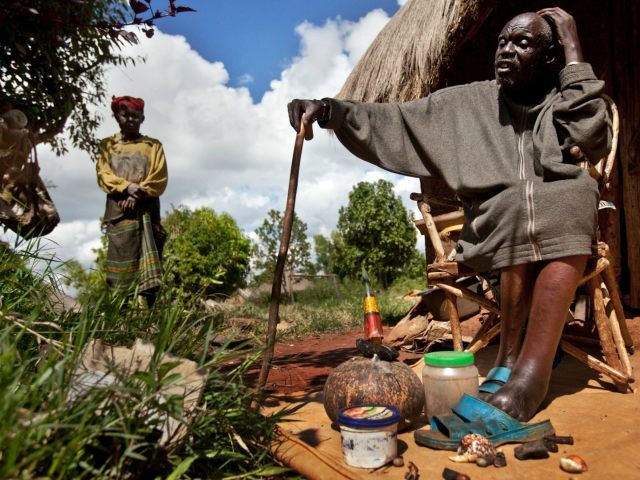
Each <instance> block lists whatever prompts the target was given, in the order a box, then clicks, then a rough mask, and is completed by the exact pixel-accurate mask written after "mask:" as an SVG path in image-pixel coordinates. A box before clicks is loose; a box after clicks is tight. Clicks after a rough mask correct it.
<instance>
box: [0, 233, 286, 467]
mask: <svg viewBox="0 0 640 480" xmlns="http://www.w3.org/2000/svg"><path fill="white" fill-rule="evenodd" d="M38 248H39V246H38V245H37V244H27V245H26V246H23V248H22V249H21V252H20V253H17V252H16V251H15V250H14V249H12V248H8V247H6V246H3V245H0V478H62V479H66V478H73V479H76V478H123V479H137V478H140V479H153V478H171V479H177V478H222V477H229V478H234V477H235V478H240V477H241V478H258V477H268V476H274V475H278V474H280V473H282V472H283V471H284V469H282V468H280V467H277V466H275V465H273V464H272V463H271V461H270V459H269V457H268V450H267V448H268V445H269V440H270V435H271V432H272V429H273V426H274V424H275V422H276V421H277V420H278V418H277V417H264V416H262V415H261V414H260V413H259V412H258V411H257V410H255V409H253V408H251V403H252V401H254V400H257V398H256V397H255V396H254V394H253V393H252V391H251V390H250V388H249V386H247V385H246V384H245V382H244V380H243V378H244V373H245V372H246V371H247V369H248V368H249V367H250V366H251V365H252V363H253V362H254V361H255V360H256V359H257V357H258V355H259V352H257V351H253V350H239V349H232V348H228V347H227V348H225V347H215V346H214V345H213V344H212V343H211V340H212V338H213V337H214V336H215V334H216V332H217V331H218V329H219V328H220V326H221V325H222V322H223V318H222V316H221V315H220V314H217V315H206V314H203V313H202V312H200V311H198V308H196V305H197V303H196V302H190V301H189V300H188V299H185V298H184V297H183V296H178V295H175V293H174V292H173V291H172V289H171V288H166V289H164V290H163V291H162V292H161V294H160V296H159V298H158V300H157V301H156V303H155V305H154V307H153V308H152V309H147V308H140V307H138V306H137V305H136V304H135V302H133V303H132V302H130V301H128V299H127V297H125V296H122V295H121V296H117V295H112V294H110V293H108V292H106V291H105V292H104V294H103V295H101V296H99V297H98V298H96V299H94V301H93V302H92V303H91V304H88V305H84V306H83V309H82V312H81V313H59V312H57V311H56V309H55V308H54V305H53V304H52V302H51V301H50V298H51V295H50V293H51V292H52V291H55V289H56V288H57V286H56V285H57V281H56V274H57V273H58V269H59V268H60V265H59V264H58V263H57V262H55V261H52V260H47V259H42V258H39V257H40V255H39V252H38ZM38 260H39V263H40V265H39V266H37V267H34V265H36V264H37V263H38ZM98 338H99V339H101V340H102V341H103V342H104V343H105V344H113V345H122V346H130V345H131V344H132V343H133V341H134V340H135V339H136V338H141V339H144V340H146V341H149V342H151V343H153V345H154V347H155V352H156V355H155V356H154V357H153V359H152V361H151V362H150V364H149V367H148V368H147V369H146V370H145V371H143V372H139V373H138V374H135V375H130V376H126V375H119V376H118V382H116V383H113V384H111V385H106V386H101V387H99V388H98V387H96V388H88V389H86V390H84V391H83V392H82V393H80V394H77V395H76V396H75V397H73V396H71V395H70V392H71V389H72V387H73V385H72V384H73V382H72V378H73V375H72V374H73V372H74V370H75V369H76V367H77V365H78V360H79V357H80V355H81V353H82V352H83V349H84V348H85V346H86V345H87V343H88V342H89V341H91V340H93V339H98ZM162 353H169V354H172V355H174V356H177V357H183V358H188V359H191V360H193V361H195V362H197V363H198V365H199V366H200V367H202V368H204V369H206V371H207V372H208V375H207V380H206V384H205V387H204V394H203V401H202V402H201V404H200V406H199V408H198V410H197V412H196V414H195V416H194V418H193V421H192V422H191V423H190V424H189V425H188V431H187V435H186V436H185V437H184V440H183V441H182V442H176V443H174V444H169V446H164V447H163V446H161V445H160V443H159V441H158V440H159V438H160V435H161V430H162V425H161V423H162V422H163V415H168V416H171V417H173V418H176V419H180V418H182V413H183V412H182V408H183V407H182V399H181V398H179V397H169V398H167V397H166V396H165V395H162V394H161V393H160V392H161V391H162V390H163V389H164V388H165V387H166V386H168V385H170V384H172V383H174V382H176V381H177V380H178V379H177V378H176V376H175V375H174V374H172V372H171V370H170V369H171V365H169V366H167V364H166V363H165V364H163V363H162V362H160V355H161V354H162Z"/></svg>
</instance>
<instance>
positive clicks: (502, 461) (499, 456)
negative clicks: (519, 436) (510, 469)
mask: <svg viewBox="0 0 640 480" xmlns="http://www.w3.org/2000/svg"><path fill="white" fill-rule="evenodd" d="M493 465H494V466H495V467H498V468H502V467H506V466H507V457H505V455H504V452H497V453H496V458H494V459H493Z"/></svg>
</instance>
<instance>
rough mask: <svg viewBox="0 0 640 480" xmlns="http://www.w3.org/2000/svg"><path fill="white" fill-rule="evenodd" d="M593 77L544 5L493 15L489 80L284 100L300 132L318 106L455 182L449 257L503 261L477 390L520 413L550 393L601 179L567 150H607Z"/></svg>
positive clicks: (342, 135)
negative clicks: (409, 92) (356, 96)
mask: <svg viewBox="0 0 640 480" xmlns="http://www.w3.org/2000/svg"><path fill="white" fill-rule="evenodd" d="M556 35H557V41H555V36H556ZM562 53H564V55H562ZM562 57H564V58H562ZM603 85H604V84H603V82H601V81H599V80H597V79H596V77H595V76H594V74H593V71H592V69H591V66H590V65H589V64H588V63H585V62H584V60H583V57H582V51H581V47H580V42H579V38H578V35H577V29H576V25H575V21H574V19H573V17H571V16H570V15H569V14H568V13H567V12H565V11H563V10H562V9H560V8H547V9H544V10H541V11H539V12H537V13H524V14H521V15H518V16H517V17H515V18H513V19H512V20H510V21H509V22H508V23H507V24H506V25H505V27H504V28H503V29H502V31H501V32H500V34H499V36H498V47H497V50H496V54H495V80H492V81H484V82H476V83H472V84H468V85H462V86H454V87H450V88H445V89H442V90H439V91H437V92H435V93H432V94H431V95H429V96H428V97H426V98H422V99H420V100H416V101H412V102H407V103H403V104H370V103H355V102H343V101H337V100H335V99H329V98H327V99H323V100H293V101H292V102H291V103H290V104H289V117H290V121H291V124H292V126H293V128H294V129H295V130H296V131H299V128H300V123H301V122H304V123H305V126H306V127H307V128H306V131H307V132H309V136H308V138H311V137H312V132H311V124H312V123H313V121H315V120H317V121H318V123H319V125H320V126H321V127H323V128H331V129H333V130H334V131H335V134H336V136H337V138H338V139H339V140H340V141H341V142H342V143H343V145H344V146H345V147H347V148H348V149H349V150H350V151H351V152H352V153H354V154H355V155H356V156H358V157H360V158H362V159H363V160H366V161H368V162H371V163H373V164H375V165H378V166H380V167H382V168H385V169H388V170H391V171H393V172H397V173H402V174H407V175H412V176H429V175H435V176H438V177H441V178H443V179H444V180H445V181H446V182H447V184H448V185H449V186H450V187H451V188H452V189H453V190H454V191H455V192H456V193H457V195H458V196H459V198H460V199H461V200H462V202H463V204H464V207H465V216H466V224H465V227H464V229H463V231H462V233H461V238H460V241H459V242H458V245H457V260H458V261H459V262H462V263H465V264H466V265H468V266H470V267H472V268H474V269H476V270H478V271H488V270H498V269H499V270H500V271H501V279H500V284H501V309H502V331H501V337H500V350H499V353H498V356H497V359H496V362H495V367H496V369H494V371H493V373H492V374H491V375H489V380H488V381H487V382H486V384H484V385H483V387H482V388H481V390H483V391H484V393H483V394H482V398H484V399H485V400H486V401H487V402H489V403H490V404H492V405H494V406H495V407H497V408H499V409H501V410H503V411H504V412H506V413H508V414H510V415H511V416H513V417H515V418H517V419H519V420H528V419H530V418H531V417H532V416H533V415H534V414H535V413H536V411H537V409H538V407H539V406H540V404H541V403H542V401H543V400H544V398H545V396H546V393H547V389H548V385H549V379H550V376H551V370H552V363H553V359H554V354H555V351H556V349H557V346H558V343H559V341H560V335H561V332H562V328H563V323H564V319H565V316H566V312H567V309H568V308H569V305H570V303H571V301H572V298H573V295H574V293H575V289H576V285H577V282H578V280H579V279H580V276H581V274H582V272H583V271H584V268H585V264H586V260H587V258H588V255H589V254H590V252H591V242H592V237H593V233H594V228H595V222H596V213H597V202H598V190H597V186H596V182H595V181H593V180H592V179H591V177H589V175H588V174H587V172H586V171H584V170H582V169H581V168H579V167H578V166H576V165H575V164H574V163H575V161H574V160H573V157H572V155H571V154H570V150H571V149H576V148H580V149H581V150H582V152H584V154H585V155H586V156H587V157H588V158H591V159H598V158H601V157H602V156H603V155H605V152H606V151H607V148H608V146H609V143H610V138H609V137H610V133H609V129H608V128H607V125H608V122H609V118H608V114H607V110H606V105H605V102H604V101H603V100H602V99H601V98H600V94H601V92H602V89H603ZM525 323H526V326H527V328H526V334H525V336H524V340H523V339H522V335H523V330H524V326H525Z"/></svg>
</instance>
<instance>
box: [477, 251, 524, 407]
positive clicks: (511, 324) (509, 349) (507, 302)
mask: <svg viewBox="0 0 640 480" xmlns="http://www.w3.org/2000/svg"><path fill="white" fill-rule="evenodd" d="M535 268H536V265H535V264H534V263H526V264H523V265H514V266H512V267H506V268H503V269H502V271H501V272H500V349H499V350H498V356H497V357H496V360H495V363H494V365H493V366H494V367H507V368H513V366H514V365H515V363H516V360H517V359H518V354H519V353H520V347H521V345H522V329H523V328H524V325H525V322H526V319H527V316H528V315H529V308H530V305H531V294H532V291H533V283H534V275H535ZM491 395H492V394H491V393H483V392H480V393H479V394H478V398H481V399H483V400H486V399H488V398H489V397H490V396H491Z"/></svg>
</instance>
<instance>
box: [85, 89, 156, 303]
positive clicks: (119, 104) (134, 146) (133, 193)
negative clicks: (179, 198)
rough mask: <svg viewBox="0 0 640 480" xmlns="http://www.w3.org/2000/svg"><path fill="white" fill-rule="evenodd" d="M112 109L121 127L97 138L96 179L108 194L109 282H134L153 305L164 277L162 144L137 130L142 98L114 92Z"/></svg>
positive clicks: (122, 286) (141, 116)
mask: <svg viewBox="0 0 640 480" xmlns="http://www.w3.org/2000/svg"><path fill="white" fill-rule="evenodd" d="M111 110H112V111H113V115H114V117H115V119H116V121H117V122H118V125H119V126H120V133H117V134H115V135H113V136H111V137H108V138H105V139H103V140H102V141H101V142H100V146H99V156H98V161H97V162H96V173H97V176H98V185H99V186H100V188H101V189H102V190H103V191H104V192H105V193H106V194H107V205H106V208H105V213H104V218H103V227H104V228H105V229H106V233H107V240H108V243H107V266H106V270H107V283H108V284H109V285H110V286H111V287H114V288H116V289H118V290H123V291H126V290H130V289H131V288H133V287H134V286H137V292H138V294H139V295H141V296H143V297H145V298H146V300H147V303H148V304H149V305H150V306H151V305H153V302H154V301H155V295H156V292H157V290H158V288H159V287H160V284H161V280H162V266H161V255H162V247H163V245H164V240H165V238H166V235H165V233H164V230H163V228H162V226H161V224H160V198H159V197H160V195H162V193H163V192H164V190H165V188H166V187H167V163H166V159H165V156H164V150H163V148H162V144H161V143H160V142H159V141H158V140H156V139H154V138H150V137H147V136H145V135H141V134H140V125H141V124H142V122H143V121H144V101H143V100H142V99H140V98H134V97H129V96H124V97H114V98H113V100H112V102H111Z"/></svg>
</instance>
